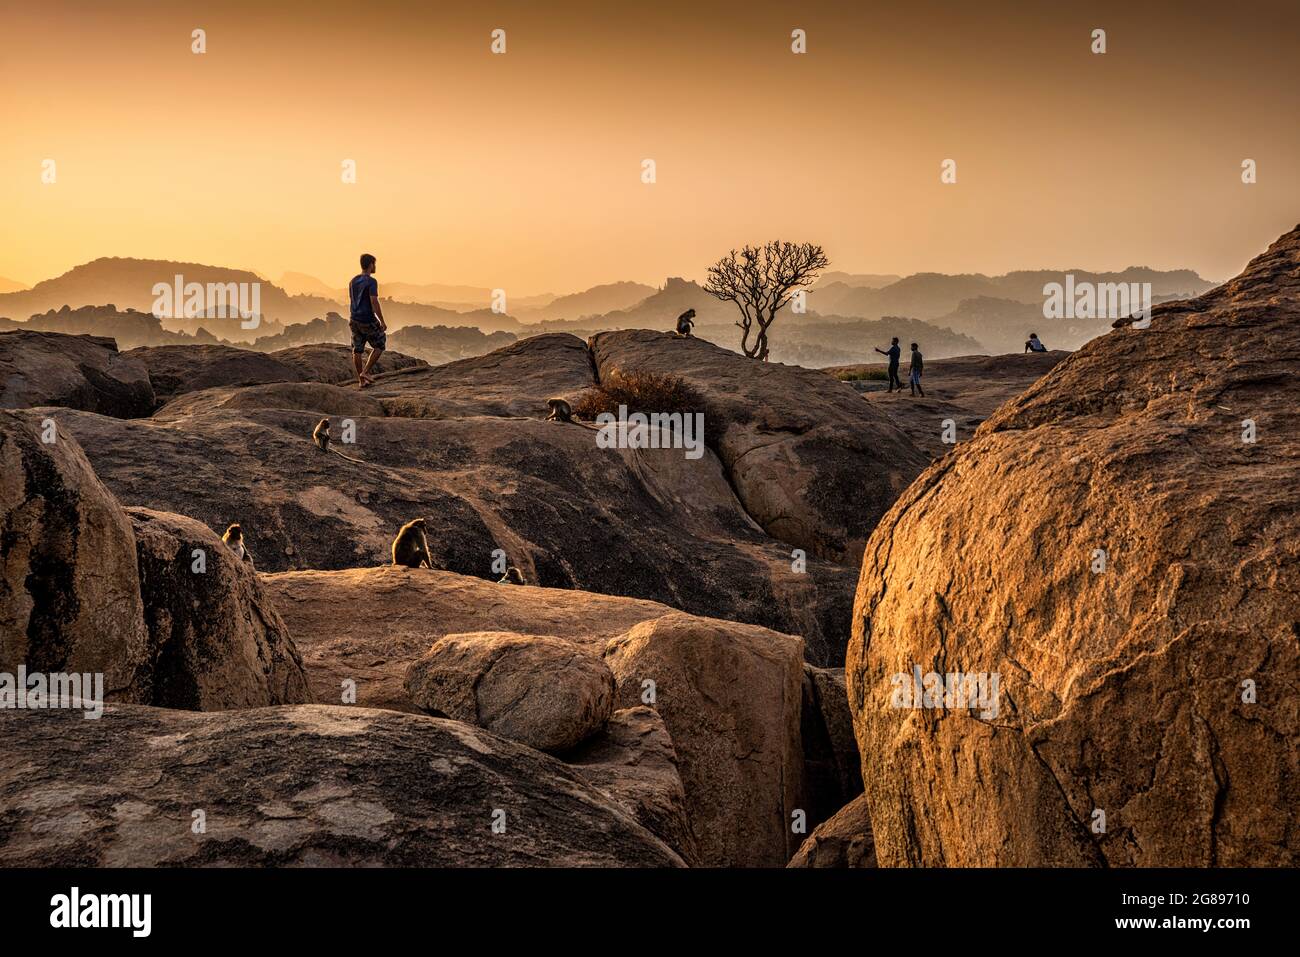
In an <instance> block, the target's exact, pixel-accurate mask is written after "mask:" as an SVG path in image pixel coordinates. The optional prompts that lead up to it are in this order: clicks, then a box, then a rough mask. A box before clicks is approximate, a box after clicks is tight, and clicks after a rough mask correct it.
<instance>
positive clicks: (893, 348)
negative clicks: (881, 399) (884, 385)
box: [876, 336, 903, 392]
mask: <svg viewBox="0 0 1300 957" xmlns="http://www.w3.org/2000/svg"><path fill="white" fill-rule="evenodd" d="M889 343H890V344H889V351H888V352H886V351H885V350H884V349H877V350H876V351H877V352H879V353H880V354H881V355H882V356H889V388H888V389H886V390H885V391H886V392H893V391H894V386H898V391H899V392H902V391H903V380H902V379H900V378H899V377H898V358H899V356H901V355H902V354H903V350H902V349H900V348H898V336H894V338H893V339H890V340H889Z"/></svg>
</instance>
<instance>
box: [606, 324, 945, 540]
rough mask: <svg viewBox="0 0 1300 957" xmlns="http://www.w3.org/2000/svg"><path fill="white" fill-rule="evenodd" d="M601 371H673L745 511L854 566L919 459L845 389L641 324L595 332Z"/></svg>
mask: <svg viewBox="0 0 1300 957" xmlns="http://www.w3.org/2000/svg"><path fill="white" fill-rule="evenodd" d="M591 352H592V356H593V357H594V360H595V364H596V373H597V375H598V376H604V375H607V374H608V373H609V372H611V371H612V370H614V369H622V370H624V371H628V372H631V371H653V372H660V373H671V374H673V375H678V376H681V377H682V378H684V379H685V380H687V381H688V382H689V383H690V384H691V385H692V386H694V387H695V388H696V389H697V390H698V391H699V392H700V393H701V395H702V396H703V398H704V399H705V402H706V403H707V406H708V408H707V409H706V410H704V411H705V413H706V416H709V417H716V418H718V419H720V420H721V421H720V422H717V423H709V422H708V419H707V418H706V425H708V426H709V435H710V436H713V435H720V438H719V439H717V447H716V449H715V451H716V452H717V454H718V457H719V458H720V459H721V462H722V465H723V467H724V468H725V470H726V472H727V476H728V478H729V480H730V482H731V484H732V486H733V487H734V488H735V490H736V495H737V496H738V498H739V499H740V501H741V503H742V504H743V505H744V508H745V510H746V512H748V513H749V515H750V516H751V517H752V518H753V519H754V521H756V522H757V523H758V524H759V525H760V526H761V527H762V528H763V529H764V530H766V531H767V533H768V534H769V535H771V536H773V537H774V538H777V539H779V540H781V541H783V542H788V543H789V544H791V545H795V546H798V547H799V548H802V549H804V550H806V551H807V552H808V554H809V555H814V556H817V557H821V558H826V559H829V560H831V561H837V562H849V563H854V564H856V562H857V560H858V558H859V556H860V555H861V553H862V546H863V543H864V542H865V541H866V538H867V535H868V534H870V532H871V529H872V528H873V527H875V524H876V522H877V521H879V519H880V516H881V515H883V514H884V512H885V510H886V509H887V508H888V507H889V505H890V504H891V503H892V502H893V501H894V499H895V498H897V497H898V494H899V493H900V492H901V491H902V490H903V489H904V488H905V487H906V486H907V483H908V482H910V481H911V480H912V479H913V478H914V477H915V476H916V475H917V474H918V473H919V472H920V471H921V469H922V468H924V466H925V463H926V457H925V456H924V455H923V454H922V453H921V452H920V451H919V450H918V449H917V448H916V446H915V445H914V444H913V443H912V441H911V440H910V439H909V438H908V437H907V436H906V435H905V434H904V433H903V432H902V431H901V430H899V429H898V428H897V426H895V425H894V424H893V423H892V422H890V421H889V419H888V418H887V417H886V416H885V415H884V414H883V413H881V412H879V411H878V410H876V409H875V408H874V407H872V406H871V405H870V404H869V403H866V402H864V401H863V400H862V399H861V397H860V396H859V395H858V394H857V393H856V392H855V391H854V390H853V389H852V388H851V387H850V386H848V385H846V384H844V383H842V382H839V381H837V380H835V379H834V378H832V377H831V376H828V375H825V374H824V373H821V372H817V371H814V370H811V369H803V368H800V367H798V366H786V365H781V364H780V363H774V362H756V361H754V360H752V359H747V358H745V357H744V356H741V355H737V354H736V353H734V352H729V351H727V350H726V349H722V348H719V347H718V346H715V345H713V344H712V343H709V342H705V341H703V340H700V339H675V338H674V337H673V336H672V335H671V334H669V333H661V332H652V331H649V330H644V329H635V330H629V331H626V332H603V333H600V334H599V335H596V336H593V337H592V339H591Z"/></svg>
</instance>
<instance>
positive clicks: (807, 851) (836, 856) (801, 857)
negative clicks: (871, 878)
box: [786, 794, 876, 868]
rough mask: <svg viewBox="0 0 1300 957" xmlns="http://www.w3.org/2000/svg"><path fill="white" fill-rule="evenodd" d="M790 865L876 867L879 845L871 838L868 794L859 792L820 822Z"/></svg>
mask: <svg viewBox="0 0 1300 957" xmlns="http://www.w3.org/2000/svg"><path fill="white" fill-rule="evenodd" d="M786 866H787V867H820V868H832V867H834V868H849V867H875V866H876V848H875V845H874V843H873V842H872V838H871V814H870V811H869V810H868V807H867V798H866V795H863V794H860V795H858V796H857V797H856V798H854V799H853V800H852V801H850V802H849V803H848V804H846V805H845V806H844V807H843V808H841V809H840V810H839V811H838V812H837V813H836V814H835V815H834V816H833V817H831V818H830V820H828V821H825V822H823V823H822V824H820V825H818V827H817V829H816V830H814V831H813V832H812V834H810V835H808V840H806V841H804V842H803V844H802V845H800V847H799V851H798V853H796V854H795V856H794V857H792V858H791V859H790V863H789V864H787V865H786Z"/></svg>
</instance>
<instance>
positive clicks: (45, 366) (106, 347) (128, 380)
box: [0, 329, 154, 418]
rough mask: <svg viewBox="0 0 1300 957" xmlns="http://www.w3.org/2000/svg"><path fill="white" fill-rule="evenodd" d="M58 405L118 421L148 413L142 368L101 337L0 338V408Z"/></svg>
mask: <svg viewBox="0 0 1300 957" xmlns="http://www.w3.org/2000/svg"><path fill="white" fill-rule="evenodd" d="M49 405H52V406H63V407H66V408H69V409H83V410H85V411H87V412H97V413H99V414H100V415H111V416H117V417H119V418H134V417H137V416H145V415H148V414H149V413H150V412H152V411H153V407H154V394H153V387H152V386H151V385H150V384H149V373H148V370H147V369H146V368H145V367H144V365H143V364H142V363H140V362H139V361H138V360H137V359H135V358H134V357H132V356H131V355H129V354H125V353H119V352H118V351H117V343H116V342H114V341H113V340H112V339H106V338H104V337H102V336H68V335H62V334H61V333H57V332H31V331H28V330H26V329H22V330H19V331H17V332H6V333H4V334H0V408H4V409H29V408H33V407H36V406H49Z"/></svg>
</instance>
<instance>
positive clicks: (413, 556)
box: [393, 518, 433, 568]
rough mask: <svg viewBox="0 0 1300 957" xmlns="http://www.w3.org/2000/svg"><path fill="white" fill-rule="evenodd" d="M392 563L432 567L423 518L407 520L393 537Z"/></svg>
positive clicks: (415, 566)
mask: <svg viewBox="0 0 1300 957" xmlns="http://www.w3.org/2000/svg"><path fill="white" fill-rule="evenodd" d="M393 564H394V565H403V566H405V567H407V568H419V567H420V566H422V565H423V566H424V567H425V568H432V567H433V559H432V558H430V557H429V539H428V538H427V537H426V536H425V534H424V519H422V518H417V519H414V520H413V521H410V522H407V523H406V524H405V525H403V526H402V528H401V530H400V531H399V532H398V533H397V537H396V538H395V539H393Z"/></svg>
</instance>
